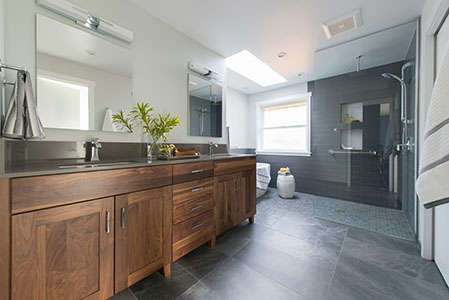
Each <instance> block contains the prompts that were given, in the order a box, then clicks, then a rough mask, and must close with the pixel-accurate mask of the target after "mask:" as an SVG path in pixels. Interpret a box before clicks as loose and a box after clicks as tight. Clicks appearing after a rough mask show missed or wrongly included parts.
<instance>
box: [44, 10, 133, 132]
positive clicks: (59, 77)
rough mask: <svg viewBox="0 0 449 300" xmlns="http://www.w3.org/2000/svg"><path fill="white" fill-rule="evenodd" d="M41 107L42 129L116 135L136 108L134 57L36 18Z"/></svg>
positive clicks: (71, 28)
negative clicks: (118, 117)
mask: <svg viewBox="0 0 449 300" xmlns="http://www.w3.org/2000/svg"><path fill="white" fill-rule="evenodd" d="M36 28H37V30H36V35H37V37H36V41H37V47H36V49H37V53H36V58H37V59H36V61H37V76H36V78H37V87H36V89H37V95H36V96H37V102H38V105H39V114H40V117H41V120H42V123H43V125H44V127H47V128H59V129H76V130H104V131H117V130H116V128H115V126H114V125H113V124H112V121H111V114H112V113H115V112H117V111H118V109H120V108H121V109H124V110H125V111H127V110H129V109H130V108H131V107H132V86H133V80H132V53H131V51H130V50H129V49H127V48H125V47H122V46H120V45H118V44H115V43H112V42H110V41H108V40H106V39H103V38H101V37H100V36H98V35H96V34H94V33H91V32H88V31H86V30H83V29H81V28H77V27H74V26H70V25H68V24H65V23H61V22H59V21H56V20H53V19H51V18H48V17H44V16H42V15H37V16H36Z"/></svg>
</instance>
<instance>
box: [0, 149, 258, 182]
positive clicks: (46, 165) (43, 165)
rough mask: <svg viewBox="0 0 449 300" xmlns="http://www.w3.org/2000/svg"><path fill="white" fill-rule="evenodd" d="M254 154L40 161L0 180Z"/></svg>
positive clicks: (211, 159) (231, 157) (20, 168)
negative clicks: (91, 162) (90, 163)
mask: <svg viewBox="0 0 449 300" xmlns="http://www.w3.org/2000/svg"><path fill="white" fill-rule="evenodd" d="M255 156H256V155H255V154H228V155H226V154H223V155H220V154H217V155H214V156H212V157H211V156H209V155H202V156H200V157H199V158H193V159H179V160H160V159H158V160H154V161H153V162H152V163H148V162H146V161H131V162H125V163H124V164H120V165H109V166H95V167H87V168H86V167H73V168H60V167H59V165H61V164H66V165H70V164H77V163H81V162H82V160H70V161H64V162H62V161H61V160H55V161H52V160H47V161H40V162H36V163H30V164H26V165H23V166H17V167H15V168H14V170H12V171H10V172H7V173H1V174H0V178H18V177H30V176H42V175H55V174H69V173H80V172H93V171H103V170H115V169H126V168H138V167H150V166H163V165H172V164H182V163H194V162H200V161H215V160H225V159H235V158H241V157H255ZM101 163H113V162H106V161H105V162H101Z"/></svg>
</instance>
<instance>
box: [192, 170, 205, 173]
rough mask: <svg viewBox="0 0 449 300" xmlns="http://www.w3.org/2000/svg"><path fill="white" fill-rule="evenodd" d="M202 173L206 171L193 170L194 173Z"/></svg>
mask: <svg viewBox="0 0 449 300" xmlns="http://www.w3.org/2000/svg"><path fill="white" fill-rule="evenodd" d="M201 172H204V170H203V169H198V170H192V173H201Z"/></svg>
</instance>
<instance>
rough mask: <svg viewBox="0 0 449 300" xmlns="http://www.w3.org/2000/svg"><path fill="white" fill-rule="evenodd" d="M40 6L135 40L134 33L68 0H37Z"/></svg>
mask: <svg viewBox="0 0 449 300" xmlns="http://www.w3.org/2000/svg"><path fill="white" fill-rule="evenodd" d="M36 1H37V4H38V5H39V6H42V7H44V8H46V9H49V10H51V11H53V12H55V13H57V14H59V15H62V16H64V17H67V18H69V19H71V20H73V21H75V23H76V24H78V25H80V26H83V27H85V28H87V29H90V30H92V31H95V32H97V33H100V34H103V35H109V36H112V37H114V38H116V39H119V40H121V41H124V42H126V43H131V42H132V41H133V33H132V31H129V30H128V29H126V28H123V27H121V26H119V25H116V24H114V23H112V22H110V21H108V20H106V19H103V18H99V17H95V16H92V15H91V14H89V12H88V11H87V10H85V9H83V8H81V7H79V6H76V5H74V4H72V3H71V2H69V1H66V0H36Z"/></svg>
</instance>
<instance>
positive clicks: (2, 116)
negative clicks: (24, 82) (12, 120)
mask: <svg viewBox="0 0 449 300" xmlns="http://www.w3.org/2000/svg"><path fill="white" fill-rule="evenodd" d="M2 69H8V70H14V71H17V72H22V73H25V72H27V69H25V68H22V67H16V66H12V65H7V64H4V63H2V61H1V59H0V72H1V71H2ZM2 85H3V86H2V95H1V97H2V99H1V104H0V109H1V111H0V132H1V130H3V121H4V120H5V114H6V91H5V86H6V85H14V83H13V82H8V81H6V80H4V79H3V81H2Z"/></svg>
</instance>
